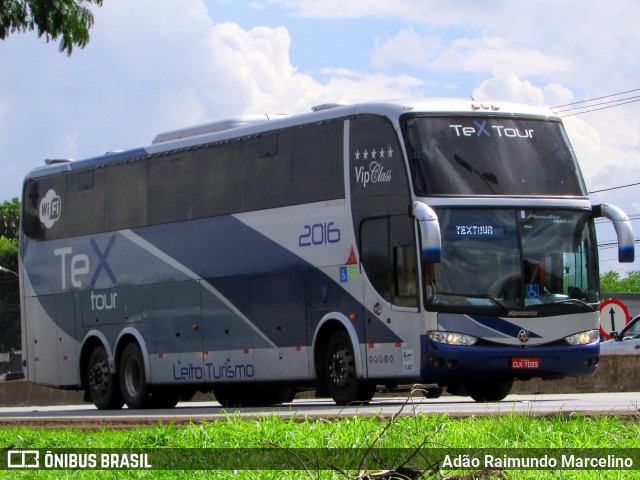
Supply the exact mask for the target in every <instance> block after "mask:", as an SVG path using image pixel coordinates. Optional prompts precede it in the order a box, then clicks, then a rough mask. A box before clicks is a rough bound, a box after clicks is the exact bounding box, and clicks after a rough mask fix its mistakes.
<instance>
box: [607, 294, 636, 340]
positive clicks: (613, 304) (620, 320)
mask: <svg viewBox="0 0 640 480" xmlns="http://www.w3.org/2000/svg"><path fill="white" fill-rule="evenodd" d="M630 319H631V317H630V316H629V310H628V309H627V306H626V305H625V304H624V303H622V302H621V301H620V300H616V299H614V298H610V299H609V300H606V301H604V302H602V304H601V305H600V333H601V334H602V335H603V336H604V338H606V339H609V338H611V332H619V331H620V330H622V329H623V328H624V326H625V325H626V324H627V323H629V320H630Z"/></svg>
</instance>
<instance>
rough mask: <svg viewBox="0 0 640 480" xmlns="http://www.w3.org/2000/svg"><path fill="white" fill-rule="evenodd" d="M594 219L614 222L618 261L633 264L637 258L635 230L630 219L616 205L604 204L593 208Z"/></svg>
mask: <svg viewBox="0 0 640 480" xmlns="http://www.w3.org/2000/svg"><path fill="white" fill-rule="evenodd" d="M592 212H593V218H600V217H605V218H608V219H609V220H611V221H612V222H613V227H614V228H615V229H616V235H617V236H618V261H619V262H620V263H632V262H633V260H634V257H635V250H634V245H633V243H634V240H633V228H632V227H631V222H630V221H629V217H627V214H626V213H624V212H623V211H622V210H621V209H620V208H618V207H616V206H615V205H609V204H607V203H603V204H602V205H594V206H593V207H592Z"/></svg>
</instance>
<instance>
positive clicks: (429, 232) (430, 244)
mask: <svg viewBox="0 0 640 480" xmlns="http://www.w3.org/2000/svg"><path fill="white" fill-rule="evenodd" d="M413 215H414V216H415V218H416V220H417V221H418V228H419V229H420V252H421V258H422V262H426V263H440V252H441V250H442V243H441V239H440V222H438V216H437V215H436V212H434V211H433V209H432V208H431V207H429V206H428V205H425V204H424V203H422V202H414V203H413Z"/></svg>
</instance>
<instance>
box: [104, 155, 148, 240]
mask: <svg viewBox="0 0 640 480" xmlns="http://www.w3.org/2000/svg"><path fill="white" fill-rule="evenodd" d="M147 166H148V161H147V160H146V159H145V160H138V161H135V162H131V163H127V164H121V165H118V164H115V165H112V166H109V167H107V193H106V214H105V230H107V231H110V230H119V229H123V228H133V227H139V226H142V225H146V224H147Z"/></svg>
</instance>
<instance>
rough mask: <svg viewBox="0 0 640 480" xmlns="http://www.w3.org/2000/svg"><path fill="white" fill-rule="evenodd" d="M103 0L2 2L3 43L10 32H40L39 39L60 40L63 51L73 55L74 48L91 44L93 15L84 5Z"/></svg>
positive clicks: (16, 0)
mask: <svg viewBox="0 0 640 480" xmlns="http://www.w3.org/2000/svg"><path fill="white" fill-rule="evenodd" d="M83 3H93V4H96V5H98V6H101V5H102V0H0V40H4V39H5V38H7V37H8V36H9V34H10V33H14V32H26V31H28V30H36V31H37V32H38V36H39V37H42V36H43V35H44V36H45V37H46V39H47V42H48V41H49V40H50V39H53V40H57V39H58V37H61V40H60V51H61V52H64V51H66V52H67V55H71V52H72V51H73V46H74V45H76V46H78V47H80V48H84V47H85V46H86V45H87V43H89V29H90V28H91V27H92V26H93V14H92V13H91V11H90V10H89V9H88V8H87V7H86V6H84V5H83Z"/></svg>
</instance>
